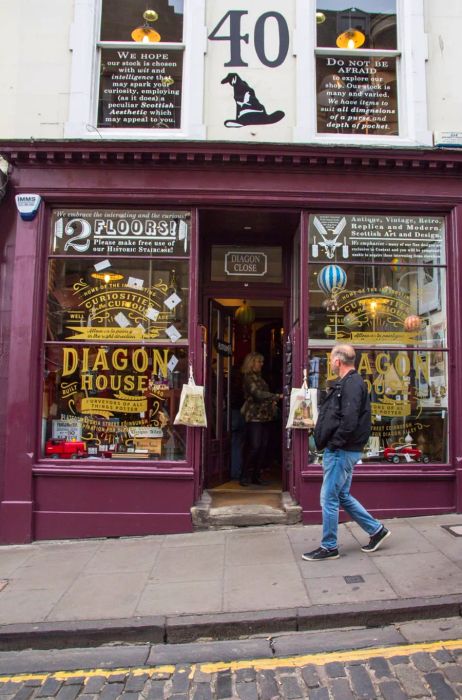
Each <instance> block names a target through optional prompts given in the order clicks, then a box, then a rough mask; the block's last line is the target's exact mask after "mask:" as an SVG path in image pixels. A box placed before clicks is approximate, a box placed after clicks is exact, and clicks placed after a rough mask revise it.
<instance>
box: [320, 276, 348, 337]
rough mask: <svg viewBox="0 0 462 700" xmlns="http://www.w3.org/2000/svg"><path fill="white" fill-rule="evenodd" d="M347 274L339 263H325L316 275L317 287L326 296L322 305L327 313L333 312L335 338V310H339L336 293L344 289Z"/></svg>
mask: <svg viewBox="0 0 462 700" xmlns="http://www.w3.org/2000/svg"><path fill="white" fill-rule="evenodd" d="M346 283H347V275H346V272H345V270H344V269H343V268H342V267H340V265H325V266H324V267H323V268H322V269H321V270H320V271H319V275H318V287H319V289H321V291H323V292H324V294H325V295H326V296H327V299H325V300H324V301H323V302H322V307H323V308H324V309H325V310H326V311H327V312H328V313H335V338H337V312H338V310H339V305H338V299H337V297H338V294H339V293H340V292H341V291H342V289H345V287H346Z"/></svg>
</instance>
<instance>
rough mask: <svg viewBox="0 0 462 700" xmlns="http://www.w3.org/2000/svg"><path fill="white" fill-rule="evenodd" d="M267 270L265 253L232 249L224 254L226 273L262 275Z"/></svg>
mask: <svg viewBox="0 0 462 700" xmlns="http://www.w3.org/2000/svg"><path fill="white" fill-rule="evenodd" d="M267 270H268V258H267V256H266V254H265V253H259V252H256V251H242V250H233V251H228V252H227V253H226V255H225V272H226V274H227V275H248V276H249V277H263V275H266V272H267Z"/></svg>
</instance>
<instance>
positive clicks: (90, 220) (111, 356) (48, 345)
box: [42, 209, 190, 461]
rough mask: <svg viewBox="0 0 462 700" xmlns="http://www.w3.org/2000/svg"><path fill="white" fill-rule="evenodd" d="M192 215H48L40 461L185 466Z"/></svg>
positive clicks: (131, 212)
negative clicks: (179, 421) (181, 415)
mask: <svg viewBox="0 0 462 700" xmlns="http://www.w3.org/2000/svg"><path fill="white" fill-rule="evenodd" d="M189 239H190V213H189V212H187V211H174V212H172V211H150V210H149V211H148V210H122V209H117V210H105V209H101V210H89V209H79V210H67V209H63V210H54V211H53V213H52V217H51V237H50V256H49V260H48V295H47V306H46V341H45V353H44V355H45V359H44V362H45V366H44V390H43V410H42V455H43V456H44V457H47V458H53V459H86V458H95V459H97V458H98V459H124V460H130V459H133V460H137V459H149V460H169V461H172V460H173V461H175V460H183V459H185V457H186V452H185V450H186V431H185V429H184V427H181V426H175V425H174V424H173V423H174V418H175V416H176V413H177V411H178V405H179V398H180V392H181V387H182V385H183V384H184V383H187V381H188V299H189V257H188V256H189Z"/></svg>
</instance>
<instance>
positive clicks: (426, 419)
mask: <svg viewBox="0 0 462 700" xmlns="http://www.w3.org/2000/svg"><path fill="white" fill-rule="evenodd" d="M367 260H370V263H368V264H367V263H365V261H367ZM379 261H380V262H379ZM308 264H309V338H310V340H309V342H310V361H309V368H310V369H309V383H310V386H311V387H312V388H317V389H319V390H321V391H324V390H326V388H327V387H328V383H329V382H330V381H331V380H333V379H334V377H332V376H330V374H329V354H330V348H331V347H333V345H334V344H335V343H350V344H352V345H353V346H354V347H355V348H356V351H357V369H358V372H360V374H361V375H362V376H363V378H364V380H365V381H366V383H367V385H368V388H369V391H370V396H371V403H372V435H371V439H370V440H369V442H368V444H367V446H366V448H365V450H364V454H363V461H364V462H368V461H371V462H376V461H378V462H390V463H393V464H401V465H409V464H415V463H427V462H436V463H446V462H447V461H448V452H447V449H448V448H447V431H448V367H449V360H448V353H449V347H448V341H447V333H446V329H447V319H446V256H445V232H444V220H443V219H441V218H439V217H436V218H432V217H409V216H405V217H400V216H386V217H384V216H376V215H370V216H369V215H341V214H316V215H314V214H313V215H312V216H311V217H310V229H309V263H308ZM311 442H312V441H311ZM310 454H311V457H310V459H311V461H316V460H317V456H316V454H315V450H314V445H313V444H311V452H310Z"/></svg>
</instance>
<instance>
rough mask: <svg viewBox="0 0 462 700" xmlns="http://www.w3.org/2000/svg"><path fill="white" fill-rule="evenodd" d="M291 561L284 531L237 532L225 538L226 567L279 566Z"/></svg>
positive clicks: (288, 544)
mask: <svg viewBox="0 0 462 700" xmlns="http://www.w3.org/2000/svg"><path fill="white" fill-rule="evenodd" d="M292 561H293V554H292V550H291V547H290V542H289V540H288V538H287V534H286V531H285V529H284V530H282V531H276V532H274V531H272V532H261V533H259V532H258V531H257V532H255V531H252V532H245V531H244V532H238V533H235V534H233V535H230V536H228V538H227V547H226V567H227V568H233V567H234V566H243V565H247V564H257V563H258V564H259V563H261V564H280V565H281V566H284V565H285V564H286V563H288V562H290V563H291V562H292Z"/></svg>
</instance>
